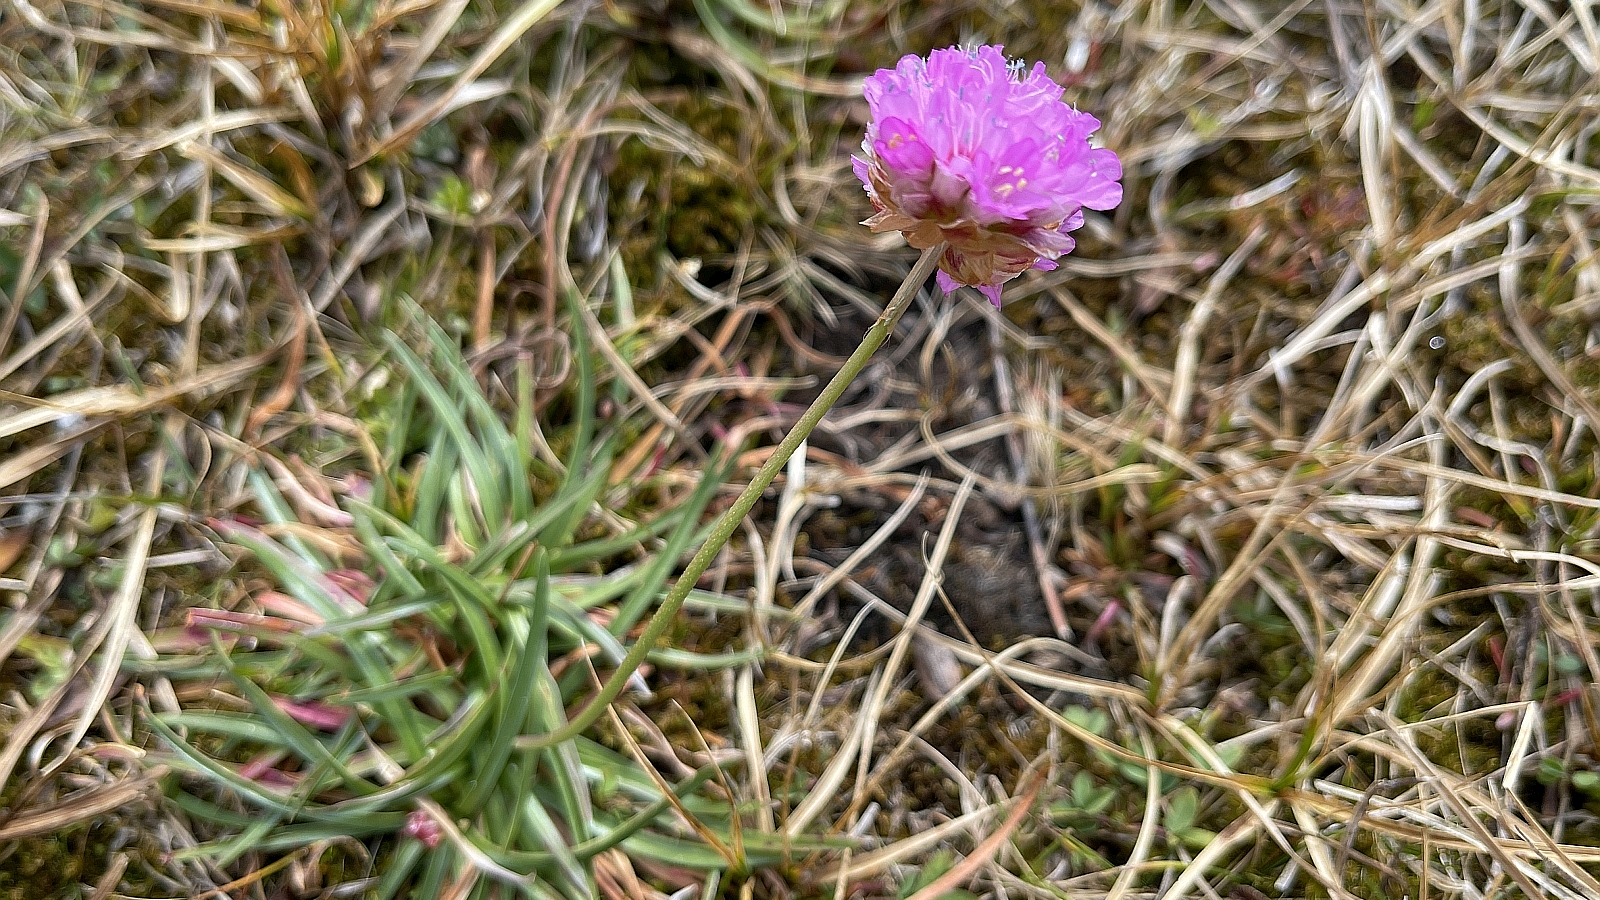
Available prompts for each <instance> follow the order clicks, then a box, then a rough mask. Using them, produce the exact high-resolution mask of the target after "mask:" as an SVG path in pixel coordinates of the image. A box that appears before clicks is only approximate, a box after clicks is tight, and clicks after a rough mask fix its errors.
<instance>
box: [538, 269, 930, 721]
mask: <svg viewBox="0 0 1600 900" xmlns="http://www.w3.org/2000/svg"><path fill="white" fill-rule="evenodd" d="M943 253H944V245H943V244H938V245H935V246H933V247H929V248H928V249H927V250H924V251H922V258H921V259H919V260H917V264H916V265H915V266H913V267H912V268H911V274H910V275H907V276H906V280H905V282H904V283H903V284H901V285H900V289H899V290H898V291H895V294H894V299H892V300H890V301H889V305H888V306H887V307H885V308H884V310H883V314H882V315H880V316H878V321H876V322H874V323H873V324H872V327H871V328H869V329H867V334H866V336H865V337H863V338H862V339H861V346H859V347H857V348H856V350H855V352H854V353H852V354H850V358H849V359H847V360H845V361H844V365H843V366H840V367H839V372H838V374H836V375H834V376H833V380H832V381H829V382H828V386H827V387H825V388H823V389H822V393H821V394H820V395H818V396H817V399H816V400H814V401H812V403H811V407H810V408H809V409H807V410H806V412H805V415H803V416H801V417H800V421H798V422H796V423H795V425H794V427H793V428H792V429H790V430H789V433H788V434H787V435H785V436H784V438H783V442H782V443H780V444H779V445H778V449H776V450H774V451H773V453H772V455H771V456H770V457H768V458H767V461H766V463H765V464H763V465H762V466H761V469H760V471H758V472H756V475H755V477H754V478H752V479H750V486H749V487H747V488H745V489H744V492H743V493H741V494H740V495H739V499H737V500H735V501H733V505H732V506H730V507H728V509H727V511H726V512H724V513H723V514H722V517H721V518H720V519H718V520H717V523H716V525H715V526H713V527H712V529H711V535H710V536H709V537H707V538H706V542H705V544H703V545H702V546H701V547H700V551H699V552H698V553H696V554H695V555H694V558H693V559H691V560H689V565H688V566H687V567H686V568H685V569H684V570H683V574H682V575H681V576H679V577H678V580H677V582H676V583H674V584H673V586H672V590H670V591H668V592H667V596H666V599H664V600H662V601H661V606H660V607H659V608H658V609H657V610H656V612H655V615H653V616H651V617H650V621H649V622H648V623H647V624H646V625H645V627H644V632H643V633H642V634H640V635H639V640H637V641H635V642H634V644H633V646H632V647H630V648H629V649H628V654H627V656H624V657H623V658H622V662H621V663H620V664H619V665H618V666H617V670H616V671H615V672H613V673H612V674H611V677H610V678H609V679H607V680H606V683H605V684H604V685H602V686H601V688H600V693H598V694H596V695H595V698H594V700H593V701H592V702H591V703H590V704H589V705H588V706H586V707H584V708H583V711H582V712H579V713H578V714H577V715H576V716H574V717H573V718H572V720H571V721H569V722H568V723H567V724H566V725H564V726H562V727H560V728H558V729H556V730H555V731H552V732H550V733H549V734H544V735H539V736H537V737H535V736H531V735H524V736H523V737H520V738H518V739H517V743H518V746H520V747H522V748H524V749H539V748H543V747H553V746H555V745H557V744H560V743H563V742H565V741H569V740H571V739H572V738H575V737H577V736H578V735H580V734H582V733H583V732H585V731H587V730H588V729H589V726H591V725H593V724H594V723H595V722H596V721H597V720H598V719H599V718H600V716H602V715H603V714H604V713H605V710H606V708H607V707H608V706H610V705H611V702H612V701H613V700H616V699H617V697H619V696H621V694H622V691H623V689H624V688H626V687H627V684H628V679H629V678H631V677H632V676H633V673H634V672H635V671H636V670H637V669H638V668H639V665H640V664H641V663H643V662H644V660H645V657H646V656H647V655H648V654H649V653H650V651H651V650H652V649H654V648H655V645H656V641H658V640H660V639H661V636H662V635H663V634H665V633H666V631H667V628H668V627H669V626H670V625H671V624H672V619H673V617H674V616H676V615H677V614H678V608H679V607H681V606H683V601H684V599H685V598H686V597H688V596H689V592H690V591H691V590H693V589H694V586H695V585H696V584H697V583H698V582H699V581H700V576H701V575H703V574H705V571H706V569H707V568H708V567H710V565H711V562H712V560H714V559H716V556H717V553H718V552H719V551H720V550H722V545H724V544H726V543H727V542H728V538H729V537H732V536H733V532H734V531H735V530H736V529H738V527H739V523H740V522H742V521H744V517H745V516H747V515H749V513H750V510H751V508H753V507H754V506H755V505H756V501H757V500H759V499H761V492H762V491H765V490H766V489H767V485H769V484H771V483H772V479H773V478H775V477H777V474H778V471H779V470H780V469H782V468H783V467H784V465H785V464H786V463H788V462H789V457H791V456H793V455H794V452H795V451H796V450H798V449H800V444H801V443H803V442H804V441H805V439H806V438H808V437H810V436H811V430H812V429H813V428H816V427H817V423H818V422H821V421H822V417H823V416H825V415H827V414H828V410H830V409H832V408H833V404H835V403H837V402H838V400H839V398H840V397H841V396H842V395H843V394H844V391H845V388H847V387H849V386H850V382H852V381H854V380H855V378H856V376H857V375H859V374H861V370H862V369H863V368H864V367H865V366H866V364H867V360H869V359H871V358H872V354H873V353H875V352H877V350H878V347H879V346H880V345H882V344H883V342H884V340H885V339H886V338H888V337H889V334H890V333H891V332H892V331H894V326H895V323H896V322H898V321H900V314H901V313H904V312H905V311H906V307H907V306H910V305H911V298H913V297H915V296H916V295H917V290H918V289H919V288H921V287H922V283H923V282H925V281H927V280H928V276H929V275H932V274H933V270H934V269H935V268H936V267H937V266H938V264H939V257H940V256H941V255H942V254H943Z"/></svg>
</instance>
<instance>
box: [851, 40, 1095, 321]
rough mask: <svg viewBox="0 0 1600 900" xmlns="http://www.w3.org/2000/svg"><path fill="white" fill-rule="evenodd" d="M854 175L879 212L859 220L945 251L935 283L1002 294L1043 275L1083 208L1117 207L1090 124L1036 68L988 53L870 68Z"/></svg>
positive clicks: (1069, 242)
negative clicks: (868, 115) (1009, 285)
mask: <svg viewBox="0 0 1600 900" xmlns="http://www.w3.org/2000/svg"><path fill="white" fill-rule="evenodd" d="M864 90H865V93H866V97H867V104H868V106H870V107H871V109H872V120H871V122H870V123H868V125H867V135H866V140H864V141H863V142H862V144H861V149H862V152H863V154H864V158H862V157H856V158H855V173H856V176H857V177H858V178H860V179H861V183H862V185H863V186H865V187H866V189H867V195H868V197H870V198H871V200H872V205H873V206H874V207H875V208H876V209H877V211H878V212H877V214H876V215H874V216H873V217H872V218H870V219H867V220H866V221H865V222H864V223H863V224H865V225H868V226H870V227H871V228H872V230H873V231H876V232H884V231H899V232H903V233H904V234H905V236H906V240H907V241H908V242H909V243H910V244H911V246H913V247H916V248H917V249H919V250H922V249H927V248H928V247H932V246H934V245H935V244H938V243H939V242H941V241H943V242H944V243H945V244H946V248H945V251H944V255H943V258H942V259H941V260H940V263H939V276H938V280H939V286H940V287H942V288H944V289H945V290H946V291H953V290H955V289H956V287H958V286H960V285H970V286H972V287H976V288H978V289H979V290H980V291H982V292H983V293H984V295H985V296H987V297H988V298H989V299H990V301H992V302H993V303H994V304H995V305H996V306H999V305H1000V286H1001V285H1003V284H1005V283H1006V282H1007V281H1010V280H1011V279H1013V278H1015V277H1017V276H1018V275H1020V274H1022V273H1023V272H1025V271H1027V270H1028V269H1030V268H1032V269H1041V270H1044V271H1049V270H1051V269H1054V268H1055V267H1056V262H1055V260H1056V259H1058V258H1059V257H1060V256H1062V255H1063V254H1065V253H1070V252H1071V251H1072V248H1073V246H1074V242H1073V239H1072V236H1071V235H1070V234H1069V233H1068V232H1071V231H1073V230H1074V229H1077V228H1079V227H1081V226H1082V225H1083V210H1084V208H1085V207H1087V208H1089V209H1098V210H1106V209H1111V208H1112V207H1114V206H1116V205H1117V203H1119V202H1120V201H1121V200H1122V185H1121V184H1119V183H1118V180H1119V179H1120V178H1121V177H1122V163H1121V161H1120V160H1118V159H1117V155H1116V154H1115V153H1114V152H1112V151H1110V150H1105V149H1099V148H1096V147H1094V146H1093V145H1091V144H1090V143H1089V135H1090V134H1091V133H1092V132H1093V131H1094V130H1095V129H1097V128H1099V127H1100V121H1099V120H1098V119H1096V118H1095V117H1094V116H1091V115H1089V114H1088V113H1082V112H1079V111H1077V110H1076V109H1073V108H1072V107H1070V106H1068V105H1067V104H1065V103H1063V102H1061V95H1062V87H1061V85H1059V84H1057V83H1056V82H1055V81H1053V80H1052V79H1051V78H1050V76H1048V75H1046V74H1045V69H1044V63H1037V64H1035V65H1034V67H1033V69H1032V70H1031V71H1026V72H1025V71H1024V70H1023V67H1022V64H1021V63H1020V62H1017V63H1012V62H1011V61H1008V60H1007V59H1006V57H1005V54H1004V53H1002V52H1001V48H1000V47H998V46H986V47H979V48H977V49H976V50H963V49H960V48H957V47H951V48H949V49H947V50H935V51H933V52H932V53H930V54H929V55H928V57H927V58H926V59H923V58H922V57H920V56H907V57H905V58H903V59H901V60H900V63H899V64H898V65H897V66H895V68H893V69H879V70H878V71H877V73H876V74H874V75H872V76H871V77H869V78H868V79H867V80H866V83H865V85H864Z"/></svg>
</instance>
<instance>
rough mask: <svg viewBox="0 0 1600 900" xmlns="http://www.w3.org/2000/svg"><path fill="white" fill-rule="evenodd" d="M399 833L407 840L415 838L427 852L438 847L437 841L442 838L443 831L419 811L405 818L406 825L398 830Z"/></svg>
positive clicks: (431, 819)
mask: <svg viewBox="0 0 1600 900" xmlns="http://www.w3.org/2000/svg"><path fill="white" fill-rule="evenodd" d="M400 833H401V834H403V835H405V836H406V837H408V838H416V839H417V840H419V841H421V842H422V846H424V847H427V848H428V849H429V850H432V849H433V848H435V847H437V846H439V841H441V840H442V839H443V838H444V831H443V830H442V829H441V828H440V827H439V823H438V822H435V821H434V820H433V816H431V815H429V814H428V813H426V812H424V811H423V810H420V809H416V810H412V811H411V814H410V815H408V816H406V824H405V826H404V827H402V828H401V829H400Z"/></svg>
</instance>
